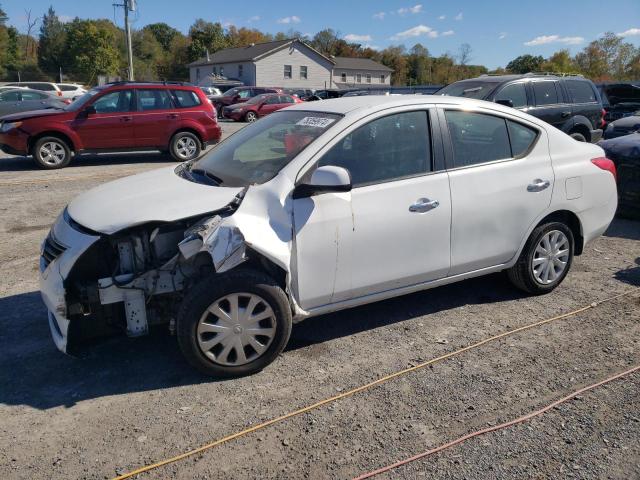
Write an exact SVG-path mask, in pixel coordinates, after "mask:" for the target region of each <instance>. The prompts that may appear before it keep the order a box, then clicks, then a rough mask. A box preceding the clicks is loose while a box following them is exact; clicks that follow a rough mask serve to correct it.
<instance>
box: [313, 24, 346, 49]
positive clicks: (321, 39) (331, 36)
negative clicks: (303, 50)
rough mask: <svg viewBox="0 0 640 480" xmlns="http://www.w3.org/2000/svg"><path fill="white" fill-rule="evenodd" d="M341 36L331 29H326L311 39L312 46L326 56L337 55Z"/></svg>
mask: <svg viewBox="0 0 640 480" xmlns="http://www.w3.org/2000/svg"><path fill="white" fill-rule="evenodd" d="M339 36H340V34H339V33H338V32H335V31H334V30H333V29H331V28H325V29H324V30H320V31H319V32H318V33H316V34H315V35H314V36H313V38H312V39H311V46H312V47H313V48H315V49H316V50H318V51H319V52H320V53H322V54H323V55H326V56H331V55H335V54H336V46H337V44H338V40H339Z"/></svg>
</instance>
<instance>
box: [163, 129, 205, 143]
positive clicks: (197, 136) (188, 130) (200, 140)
mask: <svg viewBox="0 0 640 480" xmlns="http://www.w3.org/2000/svg"><path fill="white" fill-rule="evenodd" d="M182 132H189V133H192V134H194V135H195V136H196V138H197V139H198V141H199V142H200V148H204V141H203V140H202V139H203V138H204V136H203V135H202V132H200V131H199V130H198V129H197V128H195V127H193V126H192V125H183V126H181V127H179V128H177V129H176V130H175V131H174V132H173V133H172V134H171V136H170V137H169V144H168V145H167V147H169V148H170V147H171V142H172V141H173V137H175V136H176V135H177V134H179V133H182Z"/></svg>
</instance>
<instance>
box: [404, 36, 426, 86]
mask: <svg viewBox="0 0 640 480" xmlns="http://www.w3.org/2000/svg"><path fill="white" fill-rule="evenodd" d="M407 61H408V68H409V71H408V80H409V83H411V84H413V85H425V84H428V83H430V82H431V57H430V56H429V50H427V49H426V48H425V47H424V46H422V44H420V43H416V44H415V45H414V46H413V47H412V48H411V50H410V53H409V56H408V57H407Z"/></svg>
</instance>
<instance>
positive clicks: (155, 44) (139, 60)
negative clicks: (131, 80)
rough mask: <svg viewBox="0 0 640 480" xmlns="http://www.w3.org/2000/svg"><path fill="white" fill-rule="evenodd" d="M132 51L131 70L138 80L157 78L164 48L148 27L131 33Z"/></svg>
mask: <svg viewBox="0 0 640 480" xmlns="http://www.w3.org/2000/svg"><path fill="white" fill-rule="evenodd" d="M131 49H132V51H133V57H134V66H133V71H134V72H135V74H136V78H137V79H138V80H157V79H158V69H159V66H160V65H161V64H162V62H163V59H164V55H165V53H164V50H163V48H162V45H161V44H160V42H159V41H158V40H157V39H156V36H155V35H154V34H153V32H152V31H151V30H149V29H146V28H143V29H142V30H138V31H135V32H133V34H132V35H131Z"/></svg>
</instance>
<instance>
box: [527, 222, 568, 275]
mask: <svg viewBox="0 0 640 480" xmlns="http://www.w3.org/2000/svg"><path fill="white" fill-rule="evenodd" d="M568 261H569V239H568V238H567V237H566V235H565V234H564V233H562V232H561V231H559V230H552V231H550V232H548V233H546V234H545V235H544V237H542V239H541V240H540V242H539V243H538V246H537V247H536V251H535V253H534V254H533V260H532V262H531V263H532V265H531V266H532V267H533V276H534V277H535V279H536V281H537V282H538V283H541V284H543V285H549V284H550V283H553V282H555V281H556V280H557V279H558V278H559V277H560V276H561V275H562V273H563V272H564V271H565V269H566V268H567V262H568Z"/></svg>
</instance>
